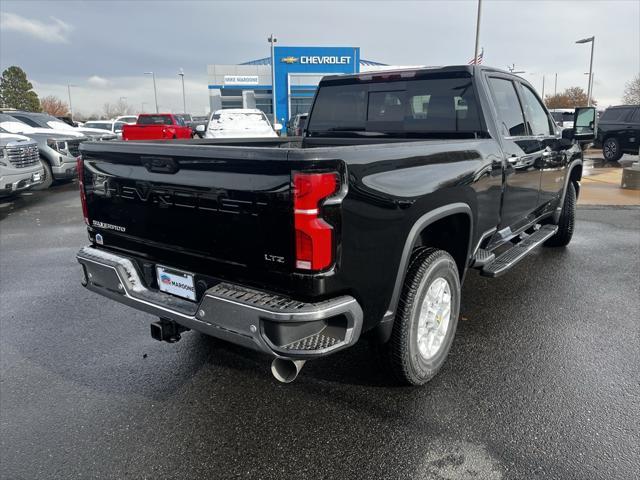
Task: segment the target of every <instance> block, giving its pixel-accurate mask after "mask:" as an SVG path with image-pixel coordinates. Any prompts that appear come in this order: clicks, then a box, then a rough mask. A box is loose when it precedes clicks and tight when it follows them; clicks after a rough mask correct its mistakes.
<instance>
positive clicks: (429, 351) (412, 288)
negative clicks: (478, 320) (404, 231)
mask: <svg viewBox="0 0 640 480" xmlns="http://www.w3.org/2000/svg"><path fill="white" fill-rule="evenodd" d="M459 312H460V277H459V275H458V268H457V266H456V262H455V261H454V259H453V258H452V257H451V255H449V254H448V253H447V252H445V251H443V250H437V249H435V248H420V249H417V250H416V251H415V252H414V254H413V255H412V257H411V260H410V262H409V268H408V269H407V274H406V276H405V281H404V286H403V288H402V293H401V296H400V301H399V304H398V312H397V315H396V318H395V320H394V324H393V331H392V333H391V339H390V340H389V342H388V343H387V344H386V345H385V347H384V353H385V355H386V358H387V361H388V363H389V365H390V367H391V370H392V372H393V374H394V375H395V377H396V378H397V379H398V380H399V381H400V382H401V383H404V384H407V385H424V384H425V383H427V382H428V381H429V380H431V379H432V378H433V377H434V376H435V375H436V374H437V373H438V371H439V370H440V368H441V367H442V365H443V364H444V362H445V360H446V358H447V355H448V353H449V349H450V348H451V343H452V341H453V337H454V335H455V332H456V327H457V325H458V314H459Z"/></svg>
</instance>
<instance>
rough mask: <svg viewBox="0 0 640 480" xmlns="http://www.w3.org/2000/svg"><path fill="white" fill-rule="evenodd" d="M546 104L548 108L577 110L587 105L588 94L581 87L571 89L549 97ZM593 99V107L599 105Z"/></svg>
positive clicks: (545, 100)
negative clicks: (576, 108)
mask: <svg viewBox="0 0 640 480" xmlns="http://www.w3.org/2000/svg"><path fill="white" fill-rule="evenodd" d="M544 103H545V104H546V105H547V107H548V108H575V107H585V106H586V105H587V103H588V102H587V93H586V92H585V91H584V90H583V89H582V88H580V87H569V88H567V89H566V90H565V91H564V92H562V93H558V94H557V95H547V96H546V97H545V99H544ZM597 104H598V102H596V101H595V100H594V99H593V97H592V98H591V105H597Z"/></svg>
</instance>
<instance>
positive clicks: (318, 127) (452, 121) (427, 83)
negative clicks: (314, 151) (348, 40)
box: [307, 77, 482, 135]
mask: <svg viewBox="0 0 640 480" xmlns="http://www.w3.org/2000/svg"><path fill="white" fill-rule="evenodd" d="M307 130H308V132H309V133H310V134H311V135H313V134H322V133H326V132H340V131H343V132H347V131H354V132H358V131H360V132H377V133H389V134H398V133H400V134H401V133H403V132H404V133H460V132H467V133H473V132H480V131H481V130H482V125H481V122H480V118H479V112H478V107H477V101H476V97H475V92H474V89H473V86H472V79H471V78H470V77H466V78H460V77H452V78H432V79H429V78H426V79H419V80H401V81H387V82H380V81H374V82H369V83H358V84H345V85H331V84H328V85H326V86H322V87H321V88H320V90H319V91H318V95H317V98H316V101H315V104H314V108H313V111H312V112H311V114H310V117H309V125H308V129H307Z"/></svg>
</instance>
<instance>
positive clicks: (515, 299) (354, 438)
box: [0, 184, 640, 480]
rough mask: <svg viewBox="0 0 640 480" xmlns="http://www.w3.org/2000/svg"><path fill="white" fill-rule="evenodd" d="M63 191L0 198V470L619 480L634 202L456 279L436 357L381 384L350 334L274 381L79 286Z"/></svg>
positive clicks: (636, 360)
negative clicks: (346, 345) (341, 347)
mask: <svg viewBox="0 0 640 480" xmlns="http://www.w3.org/2000/svg"><path fill="white" fill-rule="evenodd" d="M76 189H77V186H76V185H75V184H69V185H64V186H56V187H54V188H52V189H50V190H49V191H47V192H42V193H34V194H30V195H29V194H28V195H23V196H20V197H18V198H17V199H15V200H14V201H7V200H0V272H1V276H0V294H1V305H0V306H1V309H0V315H1V324H0V373H1V381H0V420H1V427H0V428H1V432H0V433H1V438H0V441H1V444H0V462H1V469H0V475H1V477H2V478H3V479H5V478H6V479H58V478H60V479H70V478H81V479H84V478H118V479H120V478H149V479H161V478H216V479H217V478H220V479H227V478H250V479H254V478H255V479H258V478H262V479H290V478H296V479H320V478H323V479H324V478H327V479H334V478H345V479H347V478H348V479H377V478H381V479H382V478H384V479H387V478H388V479H432V478H433V479H447V480H449V479H482V480H484V479H489V480H491V479H537V478H540V479H542V478H544V479H580V480H586V479H606V480H614V479H624V480H628V479H632V478H638V472H640V460H639V459H640V444H639V442H640V440H639V438H640V420H639V415H640V413H639V412H640V385H639V378H640V374H639V372H640V353H639V349H640V275H639V272H640V210H639V209H637V208H625V209H622V208H597V207H594V208H589V207H582V208H580V209H579V211H578V223H577V230H576V235H575V236H574V239H573V242H572V243H571V245H570V246H569V247H568V248H566V249H540V250H537V251H536V252H535V254H533V255H532V256H530V257H529V258H527V259H525V260H524V261H523V262H522V263H521V264H520V265H518V266H517V267H516V268H515V269H514V270H512V271H511V272H509V273H508V274H507V275H505V276H503V277H501V278H498V279H493V280H492V279H485V278H483V277H479V276H478V275H477V273H476V272H475V271H472V272H470V274H469V275H468V277H467V280H466V283H465V285H464V291H463V306H462V320H461V321H460V322H459V325H458V332H457V336H456V339H455V340H454V343H453V347H452V350H451V353H450V356H449V360H448V362H447V364H446V365H445V367H444V369H443V370H442V371H441V372H440V374H439V375H438V376H437V377H436V378H435V379H434V380H433V381H432V382H430V383H429V384H428V385H427V386H425V387H424V388H418V389H412V388H406V387H397V386H394V385H393V384H392V383H391V382H389V380H388V379H387V377H385V375H384V373H383V372H382V371H381V370H380V368H379V367H378V364H377V363H376V361H375V357H374V356H373V354H372V353H371V349H370V348H369V347H368V345H367V344H366V343H365V342H360V343H359V344H358V345H356V346H355V347H354V348H352V349H349V350H346V351H342V352H339V353H337V354H335V355H333V356H330V357H328V358H326V359H324V360H320V361H315V362H310V363H308V364H307V366H306V367H305V368H304V370H303V371H302V373H301V375H300V377H298V379H297V380H296V382H295V383H293V384H290V385H282V384H279V383H277V382H276V381H275V380H274V379H273V378H272V377H271V374H270V371H269V364H270V360H269V359H268V358H267V357H265V356H263V355H260V354H257V353H254V352H249V351H245V350H243V349H241V348H238V347H234V346H232V345H228V344H225V343H223V342H220V341H216V340H213V339H210V338H207V337H205V336H203V335H201V334H198V333H194V332H190V333H187V334H185V335H184V336H183V340H182V341H180V342H179V343H177V344H174V345H169V344H166V343H159V342H156V341H154V340H152V339H151V337H150V336H149V323H150V322H151V321H153V318H152V317H151V316H149V315H147V314H144V313H140V312H137V311H135V310H132V309H130V308H128V307H125V306H121V305H118V304H116V303H114V302H112V301H109V300H107V299H105V298H102V297H99V296H97V295H95V294H92V293H91V292H89V291H86V290H85V289H83V288H82V287H81V286H80V269H79V266H78V265H77V263H76V261H75V258H74V255H75V253H76V251H77V250H78V249H79V248H80V247H81V246H82V245H84V244H86V243H87V240H86V234H85V230H84V227H83V224H82V220H81V213H80V203H79V199H78V194H77V191H76Z"/></svg>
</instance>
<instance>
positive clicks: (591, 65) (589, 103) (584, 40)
mask: <svg viewBox="0 0 640 480" xmlns="http://www.w3.org/2000/svg"><path fill="white" fill-rule="evenodd" d="M576 43H591V60H589V84H588V85H587V107H590V106H591V83H592V82H591V77H592V75H593V46H594V45H595V43H596V37H595V36H593V37H587V38H583V39H582V40H577V41H576Z"/></svg>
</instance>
